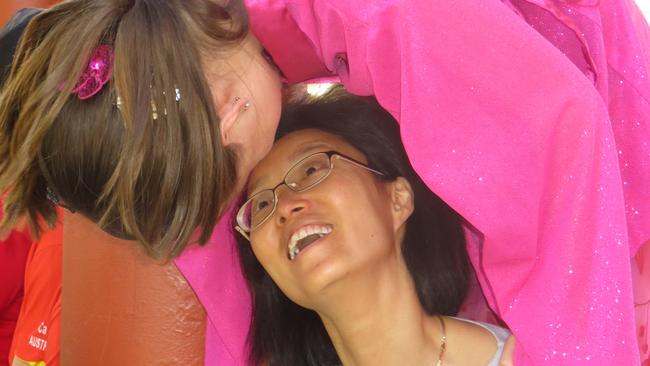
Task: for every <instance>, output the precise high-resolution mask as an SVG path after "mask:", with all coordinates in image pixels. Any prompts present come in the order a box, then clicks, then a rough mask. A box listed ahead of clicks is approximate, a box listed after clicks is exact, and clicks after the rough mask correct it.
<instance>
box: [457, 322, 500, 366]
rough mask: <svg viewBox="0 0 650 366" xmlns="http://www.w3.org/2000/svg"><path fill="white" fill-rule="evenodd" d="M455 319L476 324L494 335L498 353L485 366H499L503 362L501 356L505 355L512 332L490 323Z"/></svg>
mask: <svg viewBox="0 0 650 366" xmlns="http://www.w3.org/2000/svg"><path fill="white" fill-rule="evenodd" d="M453 318H454V319H458V320H462V321H464V322H467V323H472V324H476V325H478V326H480V327H483V328H485V329H486V330H487V331H488V332H490V333H492V335H493V336H494V338H495V339H496V341H497V351H496V353H495V354H494V357H492V360H490V362H489V363H488V364H487V365H485V366H499V361H501V355H502V354H503V348H504V347H505V345H506V341H507V340H508V337H510V331H509V330H507V329H504V328H501V327H499V326H496V325H492V324H488V323H481V322H477V321H474V320H469V319H463V318H456V317H453Z"/></svg>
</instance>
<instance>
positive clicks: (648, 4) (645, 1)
mask: <svg viewBox="0 0 650 366" xmlns="http://www.w3.org/2000/svg"><path fill="white" fill-rule="evenodd" d="M636 4H637V5H638V6H639V8H640V9H641V12H643V14H645V19H646V20H647V21H648V23H650V0H636Z"/></svg>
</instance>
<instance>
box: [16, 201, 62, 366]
mask: <svg viewBox="0 0 650 366" xmlns="http://www.w3.org/2000/svg"><path fill="white" fill-rule="evenodd" d="M59 217H62V213H60V214H59ZM62 243H63V225H62V223H57V225H56V227H55V228H54V229H53V230H49V231H46V232H44V233H43V235H41V238H40V239H39V240H37V241H35V242H34V243H33V244H32V247H31V249H30V251H29V255H28V257H27V267H26V269H25V297H24V299H23V305H22V307H21V309H20V316H19V317H18V323H17V325H16V331H15V333H14V338H13V342H12V344H11V352H10V353H9V358H10V360H13V359H14V357H18V358H19V359H21V360H22V361H24V362H27V363H30V364H37V365H39V366H43V365H47V366H52V365H60V360H59V353H60V335H61V331H60V320H61V267H62V260H63V251H62Z"/></svg>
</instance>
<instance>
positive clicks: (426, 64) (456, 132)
mask: <svg viewBox="0 0 650 366" xmlns="http://www.w3.org/2000/svg"><path fill="white" fill-rule="evenodd" d="M403 4H408V6H403ZM247 6H248V7H249V11H250V13H251V20H252V22H253V30H254V32H255V33H256V35H257V36H258V37H259V38H260V39H261V41H262V43H263V44H264V45H265V47H267V48H268V49H269V51H270V52H271V54H272V55H273V56H274V59H275V60H276V62H278V64H279V65H280V67H281V68H283V69H285V70H286V71H288V69H286V68H287V67H290V68H291V71H290V72H289V73H288V74H290V80H291V81H298V80H300V79H301V78H302V79H308V78H313V77H314V76H316V75H314V70H318V69H322V67H323V66H325V67H326V68H327V70H330V71H329V73H330V74H333V73H337V74H338V75H339V76H340V78H341V79H342V81H343V82H344V84H345V85H346V87H347V88H348V90H350V91H351V92H353V93H357V94H363V95H370V94H374V95H376V97H377V99H378V100H379V102H380V103H381V104H382V105H383V106H384V107H385V108H386V109H387V110H389V111H390V112H391V113H392V114H393V115H394V116H395V117H396V118H397V119H398V120H399V121H400V125H401V130H402V134H403V139H404V143H405V146H406V148H407V151H408V153H409V156H410V158H411V160H412V162H413V164H414V166H415V168H416V170H417V171H418V173H420V174H421V175H422V177H423V178H424V180H425V181H426V182H427V184H428V185H429V186H430V187H431V188H432V189H433V190H434V191H435V192H436V193H438V194H439V195H440V196H441V197H442V198H443V199H445V200H446V201H447V202H448V203H449V204H450V205H451V206H452V207H454V208H455V209H456V210H457V211H458V212H460V213H461V214H462V215H463V216H464V217H465V218H466V219H467V220H468V222H469V225H468V227H467V229H468V232H471V233H473V235H472V240H471V241H470V245H469V248H468V249H469V252H470V255H471V258H472V262H473V264H474V267H475V268H476V272H477V276H478V279H479V282H480V284H481V287H482V289H483V292H484V294H485V295H486V297H487V299H488V301H489V303H490V305H491V306H492V308H493V309H494V310H495V311H496V312H497V313H498V315H499V316H500V317H501V318H502V319H503V320H504V321H505V322H506V323H507V325H508V326H509V327H510V328H511V330H512V331H513V333H514V334H515V336H516V337H517V340H518V343H517V345H516V349H515V364H516V365H517V366H521V365H542V364H552V365H579V364H590V365H611V364H620V365H637V364H639V359H640V358H639V352H638V348H637V342H636V339H637V334H635V321H634V314H633V310H632V309H633V290H632V283H631V271H630V268H631V267H630V254H634V253H635V252H636V251H637V249H638V248H639V247H640V245H641V243H642V242H643V241H644V240H647V239H649V238H650V216H649V215H650V197H649V196H648V195H649V192H648V188H647V186H648V184H647V182H649V181H650V166H649V165H648V164H649V163H648V161H649V160H648V157H649V156H650V155H649V154H650V146H649V144H648V136H650V126H649V125H648V123H650V122H649V121H650V107H649V104H648V100H649V96H648V93H650V85H648V82H650V76H649V75H647V72H648V65H649V64H650V48H649V46H650V41H649V40H650V37H649V36H648V30H647V25H646V24H645V23H644V22H643V20H642V18H641V16H640V15H639V14H638V11H637V10H636V8H635V7H634V5H633V4H632V3H631V2H630V1H629V0H600V1H590V0H589V1H588V0H585V1H568V0H567V1H550V0H530V1H528V2H524V1H512V3H507V4H505V3H500V2H498V1H482V2H481V3H480V5H477V3H476V2H475V1H471V0H449V1H430V0H412V1H408V2H402V1H397V0H392V1H385V0H383V1H379V0H347V1H333V0H274V1H272V0H247ZM542 10H543V11H542ZM527 22H530V24H528V23H527ZM278 24H284V25H285V26H282V27H280V26H269V25H278ZM291 27H295V28H293V29H292V28H291ZM278 32H280V33H278ZM300 33H302V34H304V35H306V37H303V36H301V34H300ZM562 33H563V34H562ZM289 35H290V39H292V40H293V41H292V42H291V43H288V42H284V41H283V40H285V39H288V38H287V37H289ZM578 48H579V51H577V49H578ZM296 51H299V52H300V54H299V55H300V57H301V59H302V60H303V61H304V64H302V63H300V64H299V63H295V62H293V63H292V61H291V60H295V59H292V58H291V57H289V55H294V54H296V53H295V52H296ZM310 52H311V53H310ZM317 60H322V62H319V61H317ZM285 73H287V72H285ZM324 76H326V75H324ZM644 183H645V184H644ZM223 221H225V222H228V221H229V220H223ZM228 229H229V228H228V227H227V226H226V225H224V224H223V223H221V224H220V226H219V229H218V230H217V232H216V233H215V235H214V236H213V241H214V242H212V243H210V245H208V247H207V248H205V249H194V250H191V251H188V252H187V253H185V254H184V255H183V257H182V258H181V259H179V260H178V264H179V267H180V269H181V270H182V271H183V272H184V273H185V275H186V276H187V278H188V280H189V281H190V283H191V284H192V286H193V287H194V289H195V290H196V292H197V294H198V295H199V298H200V299H201V301H202V302H203V303H204V304H205V305H206V310H207V311H208V315H209V317H210V320H211V324H210V325H209V328H210V329H208V339H207V352H206V364H219V365H231V364H243V360H244V357H245V356H244V353H245V352H244V350H243V346H244V339H245V338H244V336H243V335H244V334H245V332H246V330H247V327H248V321H249V319H248V317H249V313H248V312H249V311H250V308H249V307H250V305H249V303H248V301H249V299H248V298H247V295H246V289H245V285H244V281H243V280H242V279H241V274H240V273H239V272H238V271H239V268H238V263H237V261H236V258H235V253H234V251H233V247H232V245H233V243H232V241H231V240H230V239H229V238H228V236H229V235H231V233H230V232H229V231H228ZM215 256H216V258H213V257H215ZM641 293H642V291H641Z"/></svg>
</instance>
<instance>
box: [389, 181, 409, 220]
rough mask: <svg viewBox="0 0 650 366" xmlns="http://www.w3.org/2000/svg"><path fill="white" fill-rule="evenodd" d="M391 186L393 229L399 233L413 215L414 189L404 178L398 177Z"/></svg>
mask: <svg viewBox="0 0 650 366" xmlns="http://www.w3.org/2000/svg"><path fill="white" fill-rule="evenodd" d="M390 185H391V186H390V196H391V205H392V207H391V212H392V213H393V229H394V230H395V231H399V230H400V229H401V228H402V227H403V226H404V223H406V220H408V218H409V217H411V214H412V213H413V209H414V203H413V200H414V196H413V188H411V184H410V183H409V181H408V180H406V178H404V177H398V178H397V179H395V180H394V181H393V182H391V183H390Z"/></svg>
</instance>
